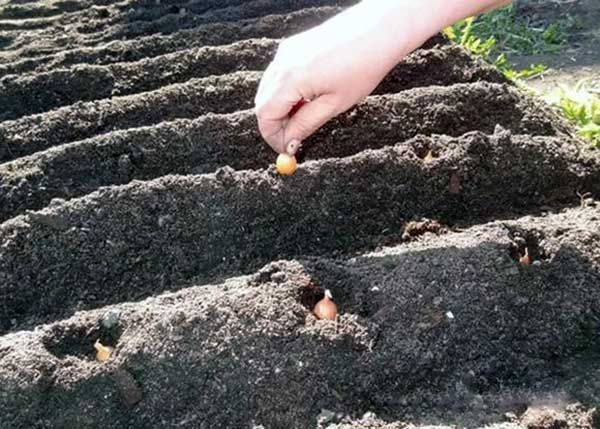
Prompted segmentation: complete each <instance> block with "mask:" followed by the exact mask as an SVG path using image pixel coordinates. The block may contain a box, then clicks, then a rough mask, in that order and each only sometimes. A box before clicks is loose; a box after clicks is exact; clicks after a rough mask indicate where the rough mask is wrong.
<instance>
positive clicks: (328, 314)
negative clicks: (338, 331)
mask: <svg viewBox="0 0 600 429" xmlns="http://www.w3.org/2000/svg"><path fill="white" fill-rule="evenodd" d="M313 313H315V316H317V318H318V319H321V320H335V319H336V317H337V306H336V305H335V303H334V302H333V296H332V295H331V291H330V290H329V289H327V290H325V296H324V297H323V299H322V300H321V301H319V302H317V305H315V308H314V309H313Z"/></svg>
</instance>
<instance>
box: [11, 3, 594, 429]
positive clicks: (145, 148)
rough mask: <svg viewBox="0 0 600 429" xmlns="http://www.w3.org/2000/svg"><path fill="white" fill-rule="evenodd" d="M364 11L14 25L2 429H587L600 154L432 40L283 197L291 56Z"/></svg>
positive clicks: (222, 10) (279, 9)
mask: <svg viewBox="0 0 600 429" xmlns="http://www.w3.org/2000/svg"><path fill="white" fill-rule="evenodd" d="M350 3H352V2H349V1H344V2H335V1H329V2H328V1H317V0H312V1H309V0H303V1H279V0H226V1H217V0H203V1H193V2H183V1H179V0H168V1H164V0H163V1H149V0H143V1H142V0H125V1H121V2H115V1H109V0H106V1H95V2H91V1H81V2H70V1H51V2H33V1H32V2H10V1H9V2H4V3H3V4H0V46H1V49H2V50H0V70H2V71H1V73H2V74H3V75H4V77H2V78H0V88H1V89H2V91H1V93H0V100H1V102H0V104H2V105H3V106H5V108H4V109H2V110H1V112H0V119H2V120H3V122H0V410H2V412H1V413H0V428H5V427H6V428H31V427H35V428H55V427H64V428H73V427H76V428H95V427H99V428H100V427H102V428H122V427H131V428H145V427H192V428H212V427H219V428H220V427H223V428H245V427H247V428H260V427H263V428H284V427H293V428H314V427H329V428H330V429H342V428H344V429H349V428H406V427H426V426H429V425H438V426H441V427H448V426H453V427H484V426H485V427H494V428H498V429H500V428H504V429H517V428H519V429H538V428H540V429H555V428H557V429H558V428H573V429H575V428H577V429H579V428H581V429H584V428H585V429H591V428H592V427H598V420H597V416H596V413H595V411H594V407H597V406H599V405H600V383H598V381H597V380H599V379H600V364H599V363H598V362H600V361H599V360H598V358H599V357H600V348H599V347H598V339H599V338H598V332H599V330H600V288H599V285H600V232H599V231H600V204H599V203H598V202H597V200H598V198H600V188H599V187H598V183H600V154H599V153H598V152H597V151H595V150H593V149H591V148H590V147H588V146H586V145H584V144H582V142H580V141H578V140H577V139H576V138H575V137H573V136H574V133H573V132H572V130H571V129H570V127H569V126H568V125H567V124H565V122H564V121H562V120H561V119H560V118H558V117H557V116H556V115H555V114H554V113H553V112H552V111H550V110H549V109H548V108H546V107H544V106H543V104H541V103H540V102H538V101H537V100H535V99H533V98H531V97H530V96H528V95H525V94H523V93H521V92H520V91H519V90H518V89H516V88H515V87H513V86H512V85H511V84H509V83H506V82H504V81H503V79H502V78H501V76H500V75H499V74H498V73H497V72H495V71H494V70H493V69H491V68H489V67H488V66H486V65H484V64H483V63H481V62H480V61H478V60H475V59H473V58H472V57H471V56H469V54H467V53H466V52H465V51H463V50H462V49H460V48H458V47H456V46H454V45H452V44H449V43H448V42H447V41H445V40H444V39H442V38H441V37H439V36H438V37H435V38H433V39H431V40H430V41H428V42H427V44H426V45H425V46H424V47H423V48H422V49H420V50H418V51H416V52H415V53H414V54H412V55H411V56H410V57H408V58H407V59H406V60H405V61H403V62H402V63H401V64H399V65H398V67H397V68H396V69H394V71H393V72H392V73H390V75H389V76H388V77H387V78H386V79H385V80H384V82H382V84H381V85H380V86H379V87H378V88H377V90H376V91H375V94H374V95H373V96H371V97H369V98H368V99H367V100H365V101H364V102H363V103H361V104H360V105H359V106H357V107H356V108H354V109H352V110H351V111H349V112H347V113H345V114H343V115H341V116H340V117H339V118H337V119H335V120H334V121H332V122H330V123H329V124H327V125H326V126H325V127H324V128H323V129H322V130H320V131H319V132H318V133H317V134H316V135H315V136H313V137H312V138H311V139H310V140H309V141H307V142H306V144H305V145H304V148H303V152H302V153H301V154H300V156H299V159H300V160H301V164H300V167H299V169H298V171H297V172H296V173H295V174H294V175H293V176H292V177H286V178H282V177H279V176H277V175H276V173H275V171H274V169H273V167H272V166H271V164H272V163H273V160H274V158H275V155H274V153H273V152H272V151H271V150H270V149H268V147H267V146H266V145H265V144H264V142H262V141H261V138H260V136H259V134H258V131H257V127H256V123H255V119H254V116H253V113H252V111H251V110H250V109H251V107H252V101H253V96H254V93H255V90H256V86H257V84H258V82H259V79H260V76H261V70H262V69H263V68H264V66H265V65H266V64H268V62H269V60H270V59H271V58H272V56H273V55H274V53H275V50H276V48H277V43H278V41H277V40H276V39H274V38H280V37H283V36H285V35H288V34H291V33H294V32H297V31H300V30H301V29H303V28H308V27H310V26H312V25H315V24H317V23H318V22H321V21H322V20H324V19H326V18H327V17H329V16H332V15H333V14H334V13H336V12H337V11H339V10H340V9H339V7H340V6H346V5H348V4H350ZM263 37H266V38H265V39H263ZM106 42H110V43H108V44H107V43H106ZM24 72H25V74H23V73H24ZM422 219H428V220H427V221H422ZM525 252H527V254H528V255H529V256H530V258H531V263H530V264H525V263H522V262H520V258H521V256H522V255H524V254H525ZM324 289H330V290H331V291H332V293H333V296H334V300H335V302H336V304H337V306H338V309H339V319H338V320H337V321H336V322H325V321H319V320H316V319H315V317H314V315H313V314H312V313H311V309H312V306H313V305H314V304H315V303H316V301H317V300H318V299H320V298H321V297H322V296H323V290H324ZM97 340H99V341H100V342H101V343H102V344H104V345H106V346H111V347H115V351H114V352H113V354H112V355H111V357H110V359H109V360H108V361H106V362H104V363H101V362H99V361H97V360H96V359H95V350H94V343H95V342H96V341H97Z"/></svg>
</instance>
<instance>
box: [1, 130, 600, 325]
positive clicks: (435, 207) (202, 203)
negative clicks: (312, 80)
mask: <svg viewBox="0 0 600 429" xmlns="http://www.w3.org/2000/svg"><path fill="white" fill-rule="evenodd" d="M180 128H181V127H180ZM356 132H357V133H358V132H359V131H358V130H357V131H356ZM362 132H363V133H364V134H369V133H368V132H366V131H364V130H363V131H362ZM342 141H344V140H343V139H342ZM187 145H188V146H198V144H197V143H196V142H193V141H191V140H187ZM99 149H100V150H101V148H99ZM162 149H163V150H156V151H155V152H147V153H145V154H144V155H143V156H149V157H152V156H154V157H156V158H160V157H161V154H167V153H168V150H166V149H170V147H169V142H165V143H164V146H163V148H162ZM205 149H206V153H210V151H215V150H216V151H219V153H220V154H221V155H229V156H224V157H223V158H222V159H230V160H232V161H233V162H235V161H239V162H245V160H246V159H256V157H252V156H248V155H247V154H246V151H247V150H248V149H247V148H245V147H243V146H239V145H238V146H235V147H233V146H232V147H230V148H222V149H221V148H218V147H217V146H215V147H214V148H212V149H211V148H205ZM231 149H233V151H231ZM228 150H229V151H230V152H227V151H228ZM249 150H256V149H254V148H252V147H251V148H249ZM326 150H327V149H326ZM428 151H431V152H432V153H433V154H434V159H433V160H431V161H429V160H427V159H425V158H426V157H425V154H426V153H427V152H428ZM83 153H88V154H89V155H90V156H93V155H92V154H93V153H94V152H93V150H91V149H90V150H88V151H87V152H82V154H83ZM265 153H266V152H265ZM239 155H242V156H239ZM179 160H180V161H181V162H184V160H185V156H181V157H180V158H179ZM119 161H120V163H125V161H123V160H121V159H119ZM130 162H131V164H132V168H135V159H134V160H132V161H130ZM156 165H157V168H160V167H158V163H157V164H156ZM196 165H197V166H199V167H197V168H199V169H202V168H203V167H202V161H201V160H198V161H197V162H196ZM43 168H45V167H43ZM211 168H214V166H211ZM32 170H33V169H32ZM48 171H51V170H50V169H49V168H48ZM33 174H35V172H33ZM86 174H87V175H89V173H86ZM159 174H164V173H162V172H161V173H159ZM80 177H83V175H82V176H80ZM73 180H74V181H75V180H80V178H79V177H78V178H77V179H75V178H74V179H73ZM74 181H69V180H68V179H66V178H64V179H62V181H61V182H60V183H62V184H63V186H65V187H68V186H71V187H76V186H77V185H75V184H74ZM599 181H600V156H598V154H597V153H595V152H592V151H591V150H590V151H589V153H588V152H585V151H582V149H581V148H580V146H578V145H577V144H571V143H568V142H567V141H565V139H564V138H551V137H539V138H531V137H527V136H515V137H511V136H510V133H509V132H507V131H499V132H498V133H497V134H495V135H493V136H491V137H487V136H486V135H484V134H482V133H479V132H475V133H471V134H467V135H465V136H463V137H460V138H450V137H433V138H428V137H417V138H415V139H413V140H410V141H408V142H405V143H401V144H398V145H396V146H391V147H386V148H383V149H379V150H364V151H362V152H361V153H359V154H358V155H355V156H352V157H348V158H341V159H339V158H335V159H325V160H320V161H313V162H307V163H305V164H304V165H303V166H301V167H300V169H299V171H298V172H297V173H296V174H295V175H294V176H293V177H291V178H280V177H277V176H276V175H274V174H272V173H271V172H270V171H240V172H235V171H233V170H232V169H230V168H225V169H221V170H218V171H217V172H216V173H215V174H208V175H199V176H164V177H162V178H160V179H157V180H155V181H150V182H140V181H134V182H132V183H131V184H129V185H126V186H120V187H107V188H100V189H99V190H98V191H97V192H95V193H92V194H90V195H88V196H86V197H83V198H81V199H74V200H71V201H68V202H65V201H63V200H54V201H52V203H51V204H50V206H49V208H47V209H45V210H43V211H41V212H30V213H28V214H27V215H25V216H19V217H16V218H14V219H12V220H9V221H7V222H5V223H4V224H2V225H1V226H0V243H2V244H1V246H0V284H2V289H1V291H2V294H3V298H2V300H3V302H4V306H3V308H2V309H1V311H2V313H1V317H0V323H2V328H3V329H10V328H11V326H12V325H11V324H12V323H17V324H20V323H23V322H24V321H26V320H27V319H28V318H31V317H32V316H33V315H36V317H38V316H39V317H41V318H43V317H44V316H48V315H51V314H54V313H55V312H57V311H63V310H64V311H67V310H66V309H69V308H72V306H73V305H75V303H80V304H81V305H84V307H86V308H90V307H95V306H98V305H103V304H107V303H114V302H119V301H124V300H135V299H138V298H140V297H142V296H148V295H150V294H153V293H156V292H158V291H160V290H164V289H166V288H169V287H172V286H173V285H176V284H177V283H178V282H180V281H183V280H186V279H188V278H191V277H193V276H203V277H205V278H213V277H214V276H218V275H221V274H231V273H236V272H248V270H251V269H255V268H257V267H258V266H260V265H262V264H265V263H267V262H269V261H272V260H275V259H277V258H281V257H286V258H288V257H293V256H295V255H313V254H315V255H322V254H332V253H335V252H349V251H352V250H356V249H360V248H364V247H368V246H371V245H373V244H375V243H377V242H379V240H381V238H382V237H383V236H388V235H394V234H398V233H399V231H400V228H401V226H402V223H403V220H410V219H412V218H415V217H417V218H418V217H423V216H425V217H435V218H438V219H441V220H442V221H445V222H454V221H458V220H460V221H472V220H477V219H481V218H482V217H485V216H491V215H494V216H499V215H503V214H505V213H515V212H518V211H519V210H526V209H532V208H535V207H539V206H540V205H544V204H555V203H557V202H574V201H579V199H578V197H577V192H583V193H585V192H588V191H589V192H590V193H591V195H596V194H597V191H598V188H597V183H599ZM23 182H26V181H25V180H23ZM98 184H101V183H98ZM98 184H93V185H98ZM90 187H93V186H92V185H90ZM14 192H15V193H16V194H18V193H19V192H20V190H19V188H18V187H17V188H15V189H14ZM12 201H15V200H14V199H12V198H11V197H10V196H9V198H8V202H9V203H11V202H12ZM17 201H18V200H17ZM157 261H159V262H158V263H157ZM61 309H62V310H61Z"/></svg>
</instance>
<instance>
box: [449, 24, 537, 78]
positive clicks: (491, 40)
mask: <svg viewBox="0 0 600 429" xmlns="http://www.w3.org/2000/svg"><path fill="white" fill-rule="evenodd" d="M475 22H476V18H474V17H470V18H466V19H464V20H462V21H460V22H458V23H457V24H454V25H453V26H451V27H447V28H446V29H445V30H444V34H445V35H446V37H448V38H449V39H450V40H453V41H455V42H456V43H458V44H460V45H461V46H463V47H464V48H465V49H467V50H468V51H470V52H471V53H473V54H475V55H477V56H479V57H481V58H483V59H484V60H486V61H487V62H489V63H492V64H494V65H495V66H496V67H497V68H498V69H499V70H500V71H501V72H502V74H504V76H505V77H506V78H507V79H510V80H514V81H518V80H521V79H526V78H531V77H534V76H539V75H540V74H542V73H544V72H545V71H546V70H547V68H546V66H545V65H543V64H532V65H531V66H529V67H528V68H526V69H523V70H515V69H514V68H513V67H512V66H510V64H509V63H508V61H507V58H506V54H505V53H501V54H499V55H498V56H497V57H496V58H495V59H492V52H493V51H494V49H495V48H496V46H497V43H498V42H497V40H496V38H495V37H494V36H489V37H487V38H486V39H481V38H480V37H478V36H477V35H475V34H474V33H473V29H474V28H475V27H474V26H475Z"/></svg>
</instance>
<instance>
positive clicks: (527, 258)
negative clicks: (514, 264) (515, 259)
mask: <svg viewBox="0 0 600 429" xmlns="http://www.w3.org/2000/svg"><path fill="white" fill-rule="evenodd" d="M519 262H520V263H521V264H522V265H531V256H529V250H528V249H527V247H526V248H525V254H524V255H523V256H521V257H520V258H519Z"/></svg>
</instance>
